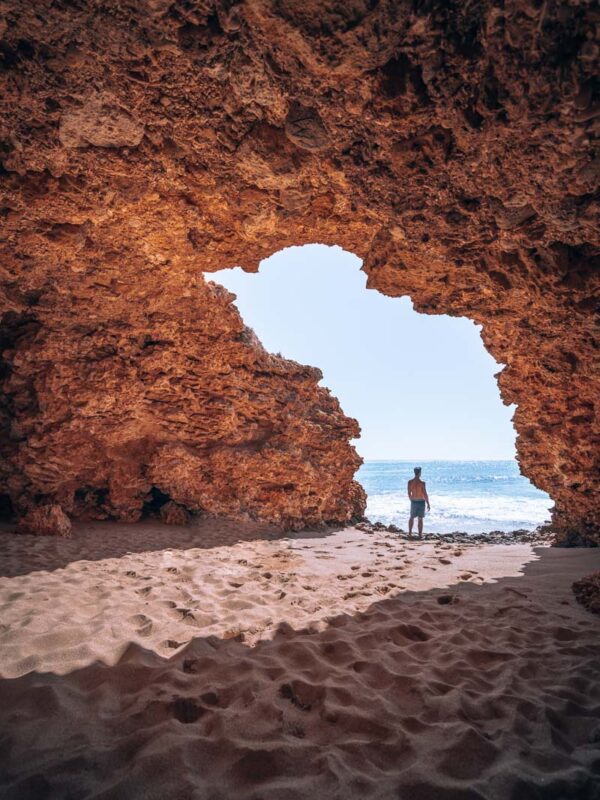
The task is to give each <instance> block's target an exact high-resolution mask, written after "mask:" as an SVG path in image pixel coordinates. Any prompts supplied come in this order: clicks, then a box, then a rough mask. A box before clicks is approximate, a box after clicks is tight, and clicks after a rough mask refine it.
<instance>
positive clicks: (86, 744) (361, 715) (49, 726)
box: [0, 520, 600, 800]
mask: <svg viewBox="0 0 600 800" xmlns="http://www.w3.org/2000/svg"><path fill="white" fill-rule="evenodd" d="M0 559H1V562H0V563H1V564H2V569H1V570H0V576H1V577H0V608H1V613H0V676H2V678H3V680H2V681H1V682H0V726H1V730H2V733H1V734H0V736H1V738H0V764H1V767H0V793H1V796H2V797H3V798H4V797H6V798H15V799H16V798H18V800H22V798H32V800H33V798H35V800H38V798H71V799H72V800H76V799H77V798H87V797H90V798H91V797H93V798H137V797H140V798H157V800H158V799H159V798H161V800H162V798H182V799H183V798H193V799H194V800H230V798H231V799H232V800H233V799H234V798H239V799H240V800H275V799H279V798H281V799H282V800H288V799H289V800H295V799H296V798H298V799H299V798H311V800H312V798H336V800H337V799H338V798H339V800H346V799H348V800H353V799H354V798H357V800H358V798H361V799H362V798H381V799H382V800H383V798H386V800H387V798H401V799H402V800H404V798H406V800H434V799H435V800H437V799H438V798H440V800H463V798H464V800H470V799H471V798H474V799H475V798H486V799H489V800H500V799H502V800H504V798H506V800H521V798H523V800H528V799H529V798H531V799H532V800H537V799H538V798H539V799H540V800H546V798H553V797H556V798H562V799H563V800H568V799H569V798H573V800H575V799H576V798H577V800H578V799H579V798H582V800H588V799H589V800H597V798H600V635H599V634H600V630H599V629H600V619H599V618H598V617H596V616H594V615H592V614H589V613H588V612H586V611H585V610H584V609H583V608H581V607H580V606H579V605H578V604H577V603H576V602H575V600H574V598H573V596H572V593H571V590H570V586H571V583H572V581H573V580H575V579H576V578H578V577H580V576H581V575H583V574H584V573H587V572H590V571H592V570H593V569H598V568H600V549H599V550H559V549H552V548H548V547H535V548H533V547H532V546H531V545H529V544H514V545H490V544H483V545H481V544H478V545H463V544H461V545H452V544H449V543H437V542H418V541H413V542H408V541H406V539H404V538H401V537H398V536H397V535H394V534H390V533H388V532H375V533H366V532H364V531H358V530H356V529H354V528H346V529H343V530H340V531H333V532H302V533H299V534H293V535H289V536H286V537H281V536H280V535H279V534H278V533H277V532H276V531H275V530H273V529H269V528H267V527H264V526H259V525H245V526H242V525H239V524H235V523H231V522H229V523H227V522H223V521H215V520H204V521H201V522H198V523H196V524H195V525H194V526H192V527H189V528H169V527H166V526H162V525H160V524H158V523H155V524H152V523H147V522H146V523H143V524H139V525H132V526H127V525H118V524H114V523H94V524H88V525H79V526H77V529H76V535H75V537H74V538H73V539H72V540H69V541H58V540H55V539H43V538H36V537H31V536H14V535H13V534H11V533H10V532H8V531H5V532H1V533H0Z"/></svg>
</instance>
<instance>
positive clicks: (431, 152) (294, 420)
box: [0, 0, 600, 540]
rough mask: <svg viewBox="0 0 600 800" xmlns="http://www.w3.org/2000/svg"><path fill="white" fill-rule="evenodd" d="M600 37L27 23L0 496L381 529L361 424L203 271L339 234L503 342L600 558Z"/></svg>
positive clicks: (90, 509) (213, 9)
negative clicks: (248, 322)
mask: <svg viewBox="0 0 600 800" xmlns="http://www.w3.org/2000/svg"><path fill="white" fill-rule="evenodd" d="M599 25H600V15H599V14H598V10H597V7H596V6H595V5H594V4H593V3H591V2H575V0H573V1H572V2H552V0H547V2H543V3H542V2H537V0H530V2H525V1H524V0H503V1H502V2H500V0H497V2H491V0H490V1H489V2H483V1H481V0H479V1H478V0H475V2H470V3H462V2H456V3H452V2H436V1H435V0H422V1H419V0H412V1H411V2H400V1H398V0H395V1H394V2H392V1H391V0H388V1H387V2H386V0H380V1H379V2H377V0H354V1H353V2H349V3H340V2H333V1H332V0H322V2H318V3H316V2H312V3H311V2H310V0H307V1H306V2H302V3H299V2H297V1H296V0H249V2H243V3H236V2H232V0H217V1H216V2H215V0H205V1H203V2H193V1H192V0H146V1H145V2H141V1H140V0H136V2H133V1H132V2H117V1H116V0H114V2H113V1H112V0H68V1H67V0H55V1H54V2H51V1H50V0H41V2H36V3H35V4H32V3H29V2H24V1H21V2H16V0H8V2H4V3H3V4H2V6H1V7H0V89H1V92H0V95H1V99H0V159H1V163H2V167H1V170H0V172H1V174H0V181H1V187H0V191H1V193H0V220H1V223H2V231H1V234H0V254H1V258H0V313H2V321H1V322H0V337H2V338H1V340H2V347H3V362H2V371H1V373H0V378H1V379H2V380H3V401H2V404H1V405H0V430H2V431H3V436H2V440H1V445H0V446H1V448H2V453H1V454H0V455H2V456H3V460H2V465H1V466H0V484H1V485H0V493H8V494H9V495H10V497H11V499H12V502H13V505H14V506H15V507H16V508H17V509H18V510H19V511H23V510H25V509H26V508H28V507H30V506H31V505H32V504H33V505H34V504H36V503H40V502H48V501H58V502H60V503H61V504H62V505H63V507H65V509H66V510H68V511H69V512H70V513H71V514H74V515H75V516H78V515H84V516H85V515H98V514H100V515H104V514H110V515H111V516H114V517H117V518H122V519H135V518H137V516H138V515H139V513H140V511H141V508H142V506H143V502H144V498H145V497H147V495H148V492H149V491H150V489H151V487H152V486H155V487H157V488H159V489H160V490H161V491H163V492H165V493H167V494H168V495H169V496H171V497H172V498H173V499H174V500H176V501H177V502H180V503H183V504H185V505H187V506H188V507H190V508H198V509H199V508H204V509H207V510H211V511H216V512H219V513H221V512H222V513H236V514H243V513H249V514H251V515H254V516H262V517H264V518H267V519H271V520H273V521H277V522H281V523H282V524H290V525H301V524H303V522H309V523H313V522H316V521H319V520H323V519H327V520H332V519H338V520H345V519H349V518H351V517H352V516H353V515H355V514H357V513H360V510H361V509H362V508H363V507H364V495H363V493H362V491H361V489H360V487H358V486H357V484H355V483H353V481H352V475H353V472H354V471H355V469H356V467H357V465H358V463H359V460H358V458H357V456H356V454H355V453H354V451H353V449H352V448H351V446H350V445H349V444H348V440H349V438H351V437H353V436H355V435H356V434H357V425H356V423H355V422H354V421H353V420H348V419H347V418H345V417H344V415H343V413H342V412H341V410H340V409H339V406H338V404H337V402H336V401H335V400H334V399H333V398H332V397H331V396H330V395H329V393H328V392H327V391H326V390H324V389H322V388H319V387H318V386H317V381H318V379H319V373H318V371H317V370H314V369H311V368H309V367H302V366H300V365H297V364H294V363H293V362H289V361H285V360H283V359H281V358H278V357H275V356H271V355H269V354H267V353H265V352H264V350H263V349H262V348H261V346H260V344H259V343H258V342H257V341H256V339H255V337H253V335H252V334H251V332H249V331H248V330H247V329H245V328H244V326H243V323H242V321H241V320H240V318H239V315H238V314H237V311H236V310H235V308H234V307H232V304H231V296H230V295H228V294H227V293H226V292H224V290H222V289H219V288H217V287H215V286H214V285H213V284H211V283H207V282H205V281H204V279H203V277H202V273H203V272H210V271H213V270H217V269H221V268H223V267H227V266H234V265H237V264H240V265H242V266H243V267H244V268H245V269H247V270H256V269H257V266H258V263H259V261H260V260H261V259H262V258H264V257H266V256H268V255H270V254H271V253H273V252H275V251H277V250H279V249H281V248H282V247H285V246H287V245H292V244H294V245H298V244H304V243H307V242H323V243H325V244H337V245H340V246H341V247H343V248H345V249H347V250H350V251H352V252H354V253H356V254H358V255H359V256H361V257H362V258H363V260H364V269H365V271H366V273H367V275H368V284H369V286H370V287H372V288H376V289H378V290H380V291H382V292H384V293H385V294H388V295H393V296H395V295H402V294H409V295H410V296H411V297H412V299H413V301H414V303H415V307H416V309H417V310H419V311H422V312H424V313H447V314H452V315H464V316H467V317H469V318H471V319H473V320H475V321H476V322H478V323H481V324H482V325H483V333H482V336H483V340H484V343H485V345H486V347H487V348H488V350H489V351H490V352H491V354H492V355H493V356H494V357H495V358H496V360H497V361H499V362H501V363H503V364H506V368H505V369H504V370H503V371H502V372H501V374H500V376H499V385H500V390H501V394H502V397H503V399H504V401H505V402H507V403H516V404H517V405H518V409H517V412H516V416H515V426H516V429H517V432H518V438H517V450H518V458H519V461H520V464H521V468H522V470H523V472H524V473H525V474H526V475H527V476H528V477H530V478H531V479H532V480H533V481H534V483H536V485H537V486H539V487H540V488H542V489H544V490H546V491H548V492H549V493H550V494H551V495H552V497H553V498H554V500H555V501H556V512H555V523H556V525H557V528H558V529H559V530H560V536H561V538H562V539H563V540H569V539H571V538H573V537H574V536H575V537H576V536H581V537H583V538H587V539H596V540H598V539H600V537H599V535H598V529H599V524H600V512H599V510H598V509H599V503H598V484H599V469H598V452H599V448H598V442H599V437H598V423H597V419H598V416H597V407H596V406H597V403H598V397H599V391H598V390H599V378H598V375H599V371H598V339H597V308H598V287H599V272H600V271H599V269H598V253H599V250H598V194H597V189H598V176H599V172H600V167H599V165H600V162H599V160H598V156H597V149H596V141H597V133H598V113H599V110H600V103H599V99H598V79H597V74H598V72H597V67H598V50H599V49H598V36H597V33H598V26H599ZM357 324H359V321H357Z"/></svg>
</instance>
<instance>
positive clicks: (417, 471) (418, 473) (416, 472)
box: [415, 467, 421, 475]
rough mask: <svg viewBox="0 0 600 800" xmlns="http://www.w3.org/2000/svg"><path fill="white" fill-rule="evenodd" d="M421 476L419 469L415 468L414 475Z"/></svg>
mask: <svg viewBox="0 0 600 800" xmlns="http://www.w3.org/2000/svg"><path fill="white" fill-rule="evenodd" d="M420 474H421V467H415V475H420Z"/></svg>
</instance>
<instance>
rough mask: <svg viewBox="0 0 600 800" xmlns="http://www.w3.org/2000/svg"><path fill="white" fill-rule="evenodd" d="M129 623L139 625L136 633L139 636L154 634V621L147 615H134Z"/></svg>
mask: <svg viewBox="0 0 600 800" xmlns="http://www.w3.org/2000/svg"><path fill="white" fill-rule="evenodd" d="M129 621H130V622H132V623H133V624H134V625H137V627H136V629H135V632H136V633H137V634H138V635H139V636H150V634H151V633H152V620H151V619H150V617H147V616H146V615H145V614H134V615H133V616H132V617H129Z"/></svg>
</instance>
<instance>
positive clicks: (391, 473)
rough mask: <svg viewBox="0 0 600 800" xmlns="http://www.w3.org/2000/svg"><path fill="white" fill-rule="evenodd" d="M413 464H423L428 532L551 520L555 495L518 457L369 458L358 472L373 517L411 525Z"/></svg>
mask: <svg viewBox="0 0 600 800" xmlns="http://www.w3.org/2000/svg"><path fill="white" fill-rule="evenodd" d="M415 466H420V467H422V469H423V472H422V475H421V477H422V479H423V480H424V481H425V482H426V484H427V492H428V494H429V500H430V501H431V512H430V513H427V515H426V517H425V520H424V530H425V531H429V532H431V533H450V532H452V531H463V532H465V533H487V532H489V531H494V530H501V531H512V530H516V529H518V528H524V529H526V530H534V528H536V527H537V526H538V525H540V524H542V523H543V522H545V521H547V520H549V519H550V513H549V509H550V508H551V507H552V505H553V503H552V500H551V499H550V497H549V496H548V495H547V494H546V493H545V492H542V491H540V490H539V489H536V488H535V486H533V484H531V483H530V482H529V480H528V479H527V478H524V477H523V476H522V475H521V474H520V473H519V467H518V464H517V463H516V461H421V462H419V463H418V464H416V463H415V462H413V461H365V463H364V464H363V465H362V467H361V468H360V469H359V471H358V473H357V476H356V477H357V480H358V481H360V483H361V484H362V485H363V487H364V488H365V491H366V492H367V495H368V501H367V511H366V515H367V517H368V518H369V519H370V520H371V521H372V522H383V523H385V524H386V525H389V524H391V523H393V524H394V525H397V526H398V527H401V528H403V529H404V530H407V525H408V512H409V501H408V497H407V494H406V484H407V481H408V480H409V479H410V478H412V477H413V476H414V473H413V468H414V467H415ZM415 530H416V523H415Z"/></svg>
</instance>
